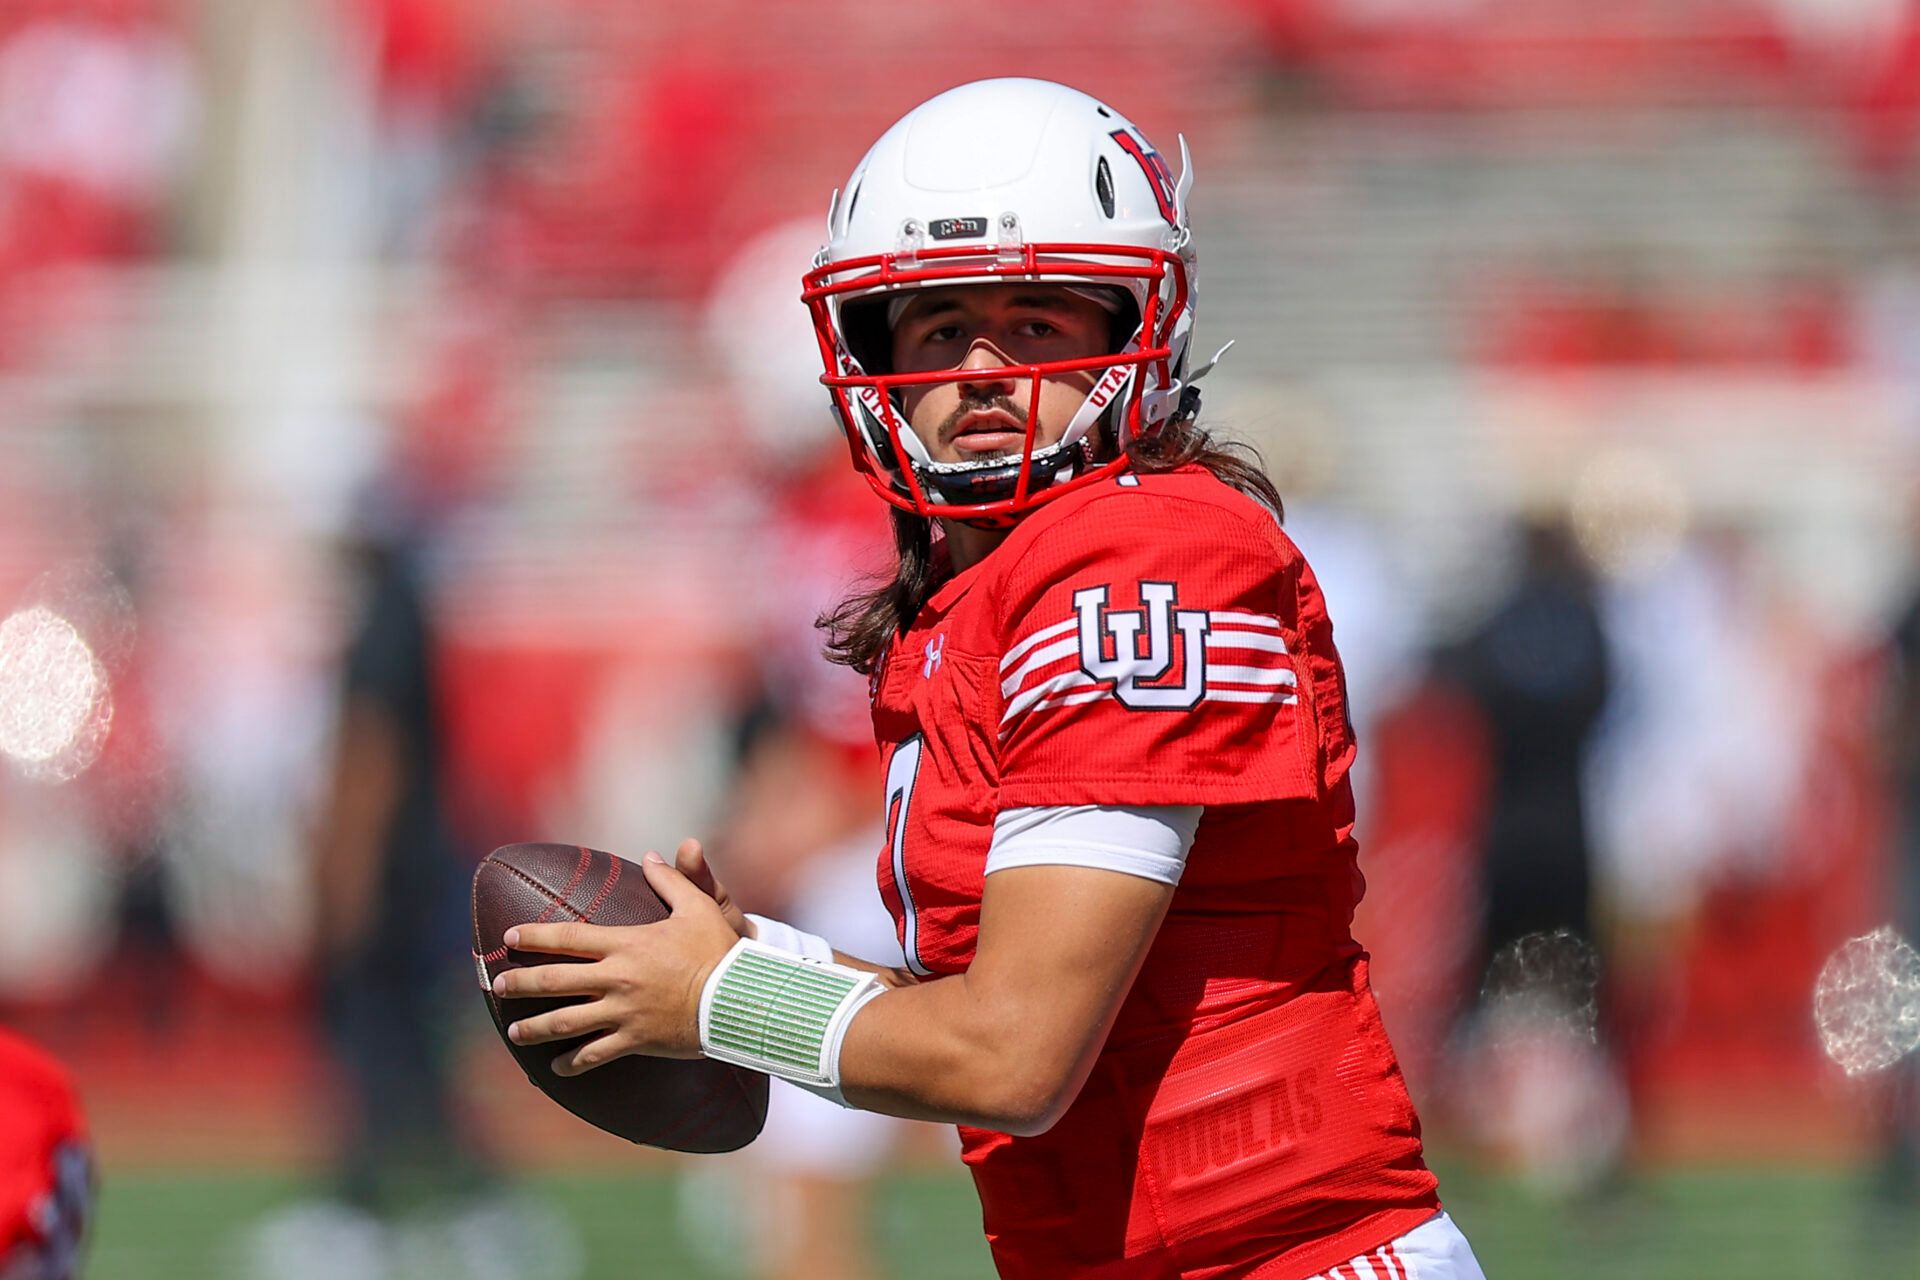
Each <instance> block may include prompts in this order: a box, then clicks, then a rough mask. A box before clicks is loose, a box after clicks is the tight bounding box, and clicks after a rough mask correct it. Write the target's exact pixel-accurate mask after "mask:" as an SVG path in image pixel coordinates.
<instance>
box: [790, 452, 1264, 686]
mask: <svg viewBox="0 0 1920 1280" xmlns="http://www.w3.org/2000/svg"><path fill="white" fill-rule="evenodd" d="M1127 457H1128V459H1129V460H1130V461H1131V462H1132V464H1133V470H1135V471H1137V472H1140V473H1141V474H1143V475H1151V474H1153V473H1154V472H1157V471H1173V470H1177V469H1178V468H1180V467H1184V466H1187V465H1188V464H1189V463H1198V464H1199V465H1201V466H1203V467H1205V468H1206V469H1207V470H1209V471H1211V472H1213V474H1214V475H1215V476H1217V477H1219V478H1220V479H1221V480H1222V481H1223V482H1225V483H1226V484H1229V485H1231V486H1233V487H1234V488H1235V489H1238V490H1239V491H1240V492H1242V493H1244V494H1246V495H1247V496H1248V497H1249V498H1252V499H1253V500H1254V501H1256V502H1258V503H1260V504H1261V505H1262V506H1264V507H1267V508H1269V509H1270V510H1272V512H1273V514H1274V518H1275V519H1279V518H1280V517H1281V515H1282V514H1283V513H1284V508H1283V507H1282V505H1281V502H1280V491H1279V490H1278V489H1277V488H1275V487H1274V484H1273V481H1272V480H1270V479H1268V478H1267V473H1266V471H1265V470H1263V469H1262V467H1261V465H1260V455H1259V454H1258V453H1256V452H1255V451H1254V450H1253V448H1252V447H1251V446H1249V445H1245V444H1241V443H1239V442H1237V441H1231V440H1216V439H1214V437H1213V435H1212V434H1211V433H1210V432H1208V431H1207V429H1206V428H1204V427H1201V426H1199V425H1198V424H1196V423H1195V422H1194V421H1193V419H1191V418H1176V419H1175V420H1173V421H1171V422H1169V423H1168V424H1167V425H1166V426H1164V427H1162V428H1161V429H1160V430H1159V431H1158V432H1156V433H1155V434H1154V435H1152V436H1149V437H1147V438H1146V439H1143V440H1133V441H1130V442H1129V443H1128V445H1127ZM893 545H894V548H895V549H896V550H897V551H898V553H899V559H898V562H897V563H896V564H895V566H894V571H893V577H892V578H891V579H889V580H886V581H876V582H874V583H873V584H871V585H870V586H869V587H868V588H867V589H865V590H862V591H856V592H854V594H852V595H850V596H848V597H847V598H846V599H845V600H842V601H841V602H840V603H839V604H838V605H836V606H834V607H833V608H832V609H830V610H828V611H827V612H826V613H823V614H821V615H820V617H819V619H818V621H817V622H816V623H815V624H814V625H816V626H818V627H819V628H820V629H821V630H822V631H825V632H826V633H827V660H828V661H829V662H837V663H839V664H840V665H841V666H843V667H852V668H853V669H854V670H855V671H858V672H860V673H861V674H863V675H871V674H872V672H873V669H874V667H875V666H877V665H878V664H879V661H880V655H881V654H883V653H885V652H886V651H887V646H888V645H889V644H891V643H892V642H893V638H894V637H895V636H897V635H899V634H900V633H902V632H903V631H905V630H906V629H907V627H908V626H909V625H911V623H912V622H913V618H914V615H915V614H917V613H919V612H920V608H921V606H922V605H924V604H926V602H927V597H929V596H931V595H932V594H933V592H934V589H935V588H936V587H938V586H939V585H940V584H939V582H938V581H937V580H936V579H935V574H934V562H933V522H932V521H931V520H928V519H926V518H925V517H923V516H917V515H914V514H913V513H912V512H910V511H902V510H900V509H899V508H897V507H896V508H894V510H893Z"/></svg>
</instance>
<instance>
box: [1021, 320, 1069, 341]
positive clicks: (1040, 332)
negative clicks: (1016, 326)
mask: <svg viewBox="0 0 1920 1280" xmlns="http://www.w3.org/2000/svg"><path fill="white" fill-rule="evenodd" d="M1058 332H1060V329H1059V326H1057V325H1055V324H1053V323H1052V322H1051V321H1047V320H1029V321H1027V322H1026V323H1025V324H1022V325H1021V326H1020V336H1021V337H1023V338H1051V337H1052V336H1053V335H1054V334H1056V333H1058Z"/></svg>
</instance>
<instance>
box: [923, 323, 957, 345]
mask: <svg viewBox="0 0 1920 1280" xmlns="http://www.w3.org/2000/svg"><path fill="white" fill-rule="evenodd" d="M959 340H960V326H959V325H957V324H943V325H940V326H938V327H936V328H933V329H929V330H927V332H926V333H925V334H924V335H922V337H921V339H920V341H922V342H958V341H959Z"/></svg>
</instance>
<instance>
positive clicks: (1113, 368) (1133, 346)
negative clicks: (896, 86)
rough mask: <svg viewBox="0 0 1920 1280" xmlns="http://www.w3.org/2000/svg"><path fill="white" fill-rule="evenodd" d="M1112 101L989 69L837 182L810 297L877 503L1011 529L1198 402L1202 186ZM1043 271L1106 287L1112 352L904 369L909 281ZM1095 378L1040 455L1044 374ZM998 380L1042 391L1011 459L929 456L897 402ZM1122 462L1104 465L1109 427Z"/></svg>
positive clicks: (831, 380)
mask: <svg viewBox="0 0 1920 1280" xmlns="http://www.w3.org/2000/svg"><path fill="white" fill-rule="evenodd" d="M1180 167H1181V173H1180V177H1179V178H1178V179H1177V180H1176V179H1175V178H1174V176H1173V175H1172V173H1170V172H1169V171H1168V169H1167V165H1166V162H1165V161H1163V160H1162V159H1161V158H1160V154H1159V153H1158V152H1157V151H1155V150H1154V149H1153V146H1152V144H1151V143H1149V142H1148V141H1147V140H1146V138H1145V136H1143V135H1142V134H1141V133H1140V131H1139V130H1138V129H1136V128H1135V127H1134V126H1133V125H1132V124H1131V123H1129V122H1128V121H1127V119H1126V117H1124V116H1122V115H1121V114H1120V113H1119V112H1117V111H1115V110H1113V108H1111V107H1108V106H1106V105H1105V104H1103V103H1101V102H1099V101H1098V100H1096V99H1094V98H1090V97H1088V96H1087V95H1086V94H1084V93H1080V92H1079V91H1077V90H1074V89H1069V88H1067V87H1066V86H1065V85H1059V84H1053V83H1050V82H1048V81H1045V80H1021V79H1004V80H982V81H978V82H976V83H974V84H967V85H962V86H960V87H959V88H957V89H950V90H948V91H947V92H946V93H943V94H940V95H939V96H938V97H936V98H933V99H930V100H929V101H927V102H924V103H922V104H921V105H920V106H918V107H916V108H914V109H913V110H912V111H910V112H908V113H907V115H906V116H905V117H903V118H902V119H901V120H900V121H899V123H897V124H895V125H894V126H893V127H892V128H891V129H888V130H887V131H886V133H884V134H883V135H881V138H880V140H879V141H878V142H876V143H874V145H873V149H872V150H871V151H869V152H867V154H866V157H865V158H864V159H862V160H861V161H860V164H859V165H858V167H856V168H855V169H854V171H853V176H852V177H851V178H849V179H848V180H847V185H846V187H845V188H843V189H842V190H840V191H837V192H835V193H834V199H833V203H832V206H831V208H830V209H829V210H828V213H827V227H828V242H827V245H826V247H825V248H823V249H821V250H820V252H819V253H818V254H817V255H816V256H815V258H814V269H813V270H812V271H810V272H808V273H807V275H806V280H805V290H804V292H803V294H802V297H803V299H804V300H805V301H806V303H807V306H808V307H809V308H810V309H811V311H812V313H813V322H814V330H815V333H816V336H817V337H818V338H819V342H820V353H821V357H822V359H823V360H824V361H825V363H826V368H827V372H826V376H825V377H823V378H822V379H821V382H822V383H823V384H825V385H826V386H827V387H828V388H829V389H830V391H831V392H832V396H833V404H834V410H835V413H836V416H837V417H838V418H839V420H840V424H841V426H842V428H843V429H844V430H845V431H846V433H847V439H848V441H849V443H850V444H851V446H852V450H853V459H854V465H855V466H856V467H857V468H858V469H859V470H860V472H861V473H862V474H863V475H865V476H866V478H867V481H868V483H869V484H871V485H872V486H873V488H874V491H875V492H877V493H878V494H879V495H880V496H881V497H883V498H885V499H886V500H887V501H888V502H890V503H892V504H893V505H895V506H896V507H900V508H903V509H905V510H908V511H913V512H916V513H918V514H920V515H922V516H934V515H941V516H947V517H952V518H958V519H965V520H969V521H975V522H983V523H989V524H992V523H1003V522H1005V521H1007V520H1009V519H1011V518H1012V517H1015V516H1018V515H1020V514H1021V513H1023V512H1025V511H1028V510H1030V509H1032V508H1033V507H1034V506H1035V505H1037V504H1039V503H1041V502H1045V501H1047V500H1049V499H1051V498H1055V497H1058V496H1059V495H1060V494H1062V493H1064V492H1067V491H1068V490H1070V489H1073V488H1076V487H1078V486H1079V485H1080V484H1084V483H1088V482H1091V481H1092V480H1095V479H1097V478H1100V477H1102V476H1108V475H1113V474H1115V473H1117V472H1119V471H1120V470H1122V469H1124V468H1125V466H1126V460H1125V457H1124V453H1123V452H1122V450H1123V449H1124V446H1125V445H1126V443H1127V441H1129V440H1131V439H1134V438H1136V437H1139V436H1143V435H1147V434H1150V433H1152V432H1153V431H1155V430H1157V429H1158V428H1159V427H1160V426H1161V425H1162V424H1163V423H1165V422H1166V421H1167V420H1168V419H1169V418H1170V417H1172V416H1174V415H1175V414H1176V413H1188V414H1190V413H1191V412H1192V411H1193V409H1194V408H1195V407H1196V406H1195V405H1194V403H1193V401H1192V399H1191V398H1190V397H1189V398H1188V399H1187V402H1186V405H1185V407H1184V408H1183V406H1182V393H1183V391H1185V390H1186V386H1187V382H1188V381H1190V379H1188V377H1187V354H1188V352H1187V348H1188V345H1189V340H1190V338H1191V336H1192V332H1193V319H1194V289H1193V277H1194V247H1193V236H1192V232H1191V231H1190V229H1189V228H1188V225H1187V193H1188V191H1189V189H1190V188H1191V187H1192V185H1193V172H1192V166H1191V164H1190V162H1189V160H1188V156H1187V148H1186V140H1185V139H1184V138H1183V139H1181V142H1180ZM1015 280H1021V281H1027V280H1031V281H1039V282H1042V283H1046V284H1059V285H1065V286H1069V287H1073V288H1077V289H1081V290H1098V291H1101V293H1102V296H1103V297H1104V298H1105V299H1106V300H1107V301H1109V302H1112V303H1114V304H1115V305H1116V306H1117V307H1118V311H1119V314H1118V316H1117V317H1116V323H1115V325H1114V331H1115V341H1114V344H1113V350H1112V353H1111V354H1109V355H1105V356H1097V357H1093V358H1090V359H1082V360H1056V361H1047V362H1041V363H1037V364H1024V365H1011V366H1006V367H1005V368H1002V369H999V370H972V371H963V370H960V369H953V370H941V371H935V372H931V373H916V374H902V375H895V374H893V373H892V372H891V370H890V369H889V367H888V364H889V359H890V350H891V348H890V330H891V323H890V318H889V316H890V313H891V315H892V316H897V315H898V313H899V311H898V307H897V306H890V305H889V304H890V303H892V302H893V301H894V300H896V299H898V298H899V296H900V294H901V292H902V291H904V290H912V289H916V288H928V287H946V286H951V285H955V284H966V283H978V284H994V283H1000V282H1005V281H1015ZM1085 370H1094V371H1099V376H1098V377H1097V379H1096V380H1095V382H1094V385H1093V387H1092V389H1091V390H1090V391H1089V392H1088V393H1087V397H1086V400H1085V401H1084V402H1083V403H1082V404H1081V406H1080V408H1079V411H1078V412H1077V413H1076V414H1075V416H1074V417H1073V418H1072V420H1071V421H1070V423H1069V424H1068V426H1067V429H1066V433H1065V435H1064V436H1063V437H1062V438H1061V439H1060V441H1059V442H1058V443H1057V444H1054V445H1052V446H1050V447H1046V448H1042V449H1039V450H1036V449H1035V448H1034V439H1033V434H1032V433H1033V423H1034V419H1035V417H1036V416H1037V407H1038V405H1039V398H1040V386H1041V381H1042V379H1044V378H1047V377H1049V376H1051V375H1054V374H1060V373H1067V372H1073V371H1085ZM995 376H997V377H999V378H1001V379H1004V380H1007V381H1011V382H1014V383H1015V385H1018V383H1019V381H1021V380H1024V381H1026V382H1028V383H1030V384H1031V388H1032V397H1031V399H1030V400H1029V402H1028V413H1027V423H1028V434H1027V440H1026V445H1025V448H1024V450H1023V452H1022V454H1021V455H1020V456H1019V457H996V458H985V459H980V460H978V461H967V462H936V461H934V460H933V459H932V457H931V456H930V455H929V454H928V452H927V449H926V447H925V445H924V444H922V442H921V440H920V438H919V437H918V436H916V435H915V434H914V432H913V430H912V429H911V428H910V427H909V426H908V425H907V424H906V421H905V419H904V417H903V416H902V414H901V413H900V410H899V400H898V397H897V392H898V389H899V388H900V387H902V386H904V385H916V384H927V383H939V382H959V381H971V380H974V379H977V378H983V377H995ZM1099 425H1104V426H1105V427H1106V428H1107V429H1108V430H1109V431H1110V440H1111V447H1112V448H1113V451H1114V456H1113V457H1112V458H1110V459H1109V460H1107V461H1105V462H1103V463H1100V464H1099V465H1095V463H1094V458H1095V457H1096V456H1097V454H1096V445H1097V442H1098V441H1099V439H1100V433H1099V432H1097V431H1096V430H1095V428H1096V426H1099Z"/></svg>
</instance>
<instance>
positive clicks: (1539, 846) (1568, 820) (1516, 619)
mask: <svg viewBox="0 0 1920 1280" xmlns="http://www.w3.org/2000/svg"><path fill="white" fill-rule="evenodd" d="M1521 540H1522V551H1521V568H1520V577H1519V580H1518V581H1517V582H1516V583H1515V584H1514V586H1513V588H1512V590H1511V591H1509V592H1508V594H1507V596H1506V598H1505V599H1504V600H1503V601H1502V602H1501V603H1500V604H1499V605H1498V606H1497V607H1496V608H1495V609H1494V611H1493V614H1492V616H1491V617H1490V618H1488V619H1487V621H1486V622H1485V623H1483V624H1482V625H1481V626H1480V628H1479V629H1478V630H1477V631H1476V632H1475V633H1474V634H1473V635H1472V636H1471V637H1469V638H1468V640H1467V641H1466V643H1465V644H1464V645H1462V646H1461V647H1460V649H1459V651H1458V652H1457V653H1456V654H1455V655H1454V656H1453V658H1452V660H1451V662H1450V663H1449V664H1448V665H1450V666H1451V667H1452V668H1453V670H1454V672H1455V674H1456V677H1457V678H1458V679H1459V681H1460V682H1461V683H1462V684H1463V685H1464V686H1465V688H1466V690H1467V692H1468V693H1469V694H1470V695H1471V696H1472V698H1473V700H1474V702H1475V704H1476V705H1477V706H1478V707H1479V708H1480V711H1481V714H1482V717H1483V718H1484V722H1485V726H1486V729H1487V732H1488V734H1489V736H1490V738H1491V744H1490V745H1491V751H1492V755H1493V761H1494V766H1493V776H1492V788H1493V794H1492V796H1491V798H1490V803H1489V809H1488V816H1487V833H1486V842H1485V861H1484V892H1485V901H1486V914H1485V924H1484V935H1483V945H1484V948H1485V952H1486V955H1487V956H1488V957H1491V956H1494V955H1496V954H1498V953H1499V952H1500V951H1502V950H1503V949H1505V948H1506V947H1508V946H1510V945H1511V944H1512V943H1514V942H1515V941H1517V940H1518V939H1520V938H1522V937H1525V936H1526V935H1528V934H1533V933H1551V932H1554V931H1555V930H1566V931H1568V932H1570V933H1572V934H1573V935H1574V936H1576V937H1578V938H1580V939H1583V940H1585V941H1586V942H1587V943H1588V944H1589V945H1591V943H1592V941H1593V939H1594V936H1595V930H1594V920H1593V875H1592V856H1591V845H1590V840H1589V833H1588V827H1587V805H1586V799H1585V793H1584V788H1583V783H1582V772H1583V769H1584V767H1585V760H1586V752H1587V747H1588V744H1589V743H1590V742H1591V740H1592V738H1593V734H1594V730H1595V728H1596V727H1597V726H1598V724H1599V722H1600V716H1601V712H1602V711H1603V710H1604V709H1605V707H1606V704H1607V693H1608V687H1609V679H1610V674H1609V666H1610V659H1609V654H1608V647H1607V637H1606V633H1605V631H1604V630H1603V628H1602V626H1601V621H1600V610H1599V603H1598V587H1597V585H1596V583H1595V582H1594V578H1593V573H1592V571H1591V569H1590V568H1589V567H1588V565H1587V563H1586V561H1585V560H1584V558H1583V557H1582V555H1581V552H1580V549H1579V547H1578V546H1577V545H1576V544H1575V543H1574V541H1573V538H1572V536H1571V534H1570V533H1569V532H1568V530H1567V529H1566V527H1565V526H1564V525H1562V524H1560V523H1558V522H1554V521H1536V522H1534V523H1532V524H1529V525H1528V526H1526V527H1525V528H1524V529H1523V530H1522V532H1521Z"/></svg>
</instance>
